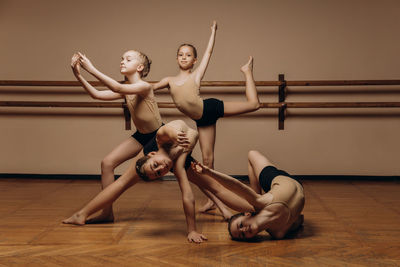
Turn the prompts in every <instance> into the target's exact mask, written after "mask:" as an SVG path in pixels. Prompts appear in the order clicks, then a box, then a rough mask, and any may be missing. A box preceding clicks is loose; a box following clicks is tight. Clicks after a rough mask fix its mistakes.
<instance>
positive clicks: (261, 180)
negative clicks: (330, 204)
mask: <svg viewBox="0 0 400 267" xmlns="http://www.w3.org/2000/svg"><path fill="white" fill-rule="evenodd" d="M248 167H249V179H250V187H249V186H247V185H245V184H243V183H242V182H240V181H238V180H236V179H235V178H233V177H230V176H228V175H226V174H223V173H220V172H218V171H215V170H213V169H210V168H208V167H207V166H204V165H202V164H201V163H195V162H193V163H192V172H191V173H188V176H189V178H191V180H197V181H198V182H200V183H202V186H206V185H205V184H208V188H209V190H210V191H211V192H213V193H214V194H215V195H216V196H217V197H218V198H220V199H221V200H222V201H223V202H224V203H225V204H227V205H228V206H230V207H232V208H233V209H236V210H238V211H248V212H246V213H239V214H236V215H234V216H233V217H232V218H231V219H230V221H229V224H228V231H229V233H230V235H231V237H232V239H235V240H246V239H250V238H252V237H254V236H256V235H257V233H259V232H261V231H263V230H265V231H267V232H268V233H269V234H270V235H271V236H272V237H274V238H276V239H281V238H284V237H285V235H286V234H287V233H288V232H290V231H294V230H297V229H298V228H299V227H300V226H301V225H302V223H303V220H304V217H303V215H301V212H302V210H303V207H304V200H305V199H304V192H303V187H302V185H301V183H300V182H299V181H298V180H297V179H296V178H294V177H292V176H290V175H289V174H288V173H287V172H285V171H282V170H278V169H277V168H276V167H274V166H273V164H272V163H271V162H270V161H269V160H268V159H267V158H266V157H265V156H263V155H262V154H261V153H260V152H258V151H250V152H249V155H248ZM196 174H197V175H198V176H197V177H196ZM192 176H194V177H192ZM207 176H208V177H207ZM209 177H211V178H213V179H215V180H216V181H218V183H220V184H218V185H217V184H215V183H213V182H212V181H209ZM221 185H222V186H224V187H225V189H222V188H221ZM261 188H262V189H263V190H264V192H266V193H265V194H261ZM226 189H227V190H228V191H229V192H231V193H235V194H236V195H237V196H240V197H241V198H239V199H238V198H236V197H235V198H234V197H232V196H229V195H227V194H228V192H226Z"/></svg>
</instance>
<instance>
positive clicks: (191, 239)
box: [187, 231, 207, 244]
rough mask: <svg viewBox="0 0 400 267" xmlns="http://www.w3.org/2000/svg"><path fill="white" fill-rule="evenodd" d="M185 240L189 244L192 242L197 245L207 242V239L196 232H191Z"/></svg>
mask: <svg viewBox="0 0 400 267" xmlns="http://www.w3.org/2000/svg"><path fill="white" fill-rule="evenodd" d="M187 239H188V241H189V242H190V243H192V242H194V243H197V244H200V243H202V242H203V241H206V240H207V237H205V235H203V234H199V233H197V232H196V231H191V232H190V233H189V234H188V235H187Z"/></svg>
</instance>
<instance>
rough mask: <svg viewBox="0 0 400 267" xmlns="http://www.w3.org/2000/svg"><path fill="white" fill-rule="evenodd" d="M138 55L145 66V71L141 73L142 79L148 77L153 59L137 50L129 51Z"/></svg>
mask: <svg viewBox="0 0 400 267" xmlns="http://www.w3.org/2000/svg"><path fill="white" fill-rule="evenodd" d="M129 51H133V52H136V53H138V55H139V58H140V59H141V63H142V64H143V70H142V71H141V72H140V77H141V78H144V77H146V76H147V75H148V74H149V72H150V65H151V59H150V58H149V57H148V56H147V55H146V54H145V53H142V52H140V51H137V50H129Z"/></svg>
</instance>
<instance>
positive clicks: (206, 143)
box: [197, 124, 216, 212]
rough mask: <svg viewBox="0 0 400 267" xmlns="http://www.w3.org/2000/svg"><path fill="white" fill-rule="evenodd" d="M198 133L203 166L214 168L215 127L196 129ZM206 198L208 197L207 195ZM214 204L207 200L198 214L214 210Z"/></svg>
mask: <svg viewBox="0 0 400 267" xmlns="http://www.w3.org/2000/svg"><path fill="white" fill-rule="evenodd" d="M197 130H198V131H199V142H200V149H201V154H202V158H203V164H204V165H205V166H208V167H210V168H214V147H215V134H216V125H215V124H214V125H210V126H205V127H198V128H197ZM206 195H207V194H206ZM207 196H208V195H207ZM215 208H216V206H215V204H214V202H213V201H212V200H211V199H210V198H208V199H207V203H206V204H204V205H203V206H202V207H200V208H199V212H207V211H209V210H213V209H215Z"/></svg>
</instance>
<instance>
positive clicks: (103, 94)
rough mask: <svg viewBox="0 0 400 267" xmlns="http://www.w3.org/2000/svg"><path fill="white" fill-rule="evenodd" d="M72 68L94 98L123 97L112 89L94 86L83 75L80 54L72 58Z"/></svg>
mask: <svg viewBox="0 0 400 267" xmlns="http://www.w3.org/2000/svg"><path fill="white" fill-rule="evenodd" d="M71 68H72V72H73V73H74V75H75V77H76V79H77V80H78V81H79V82H80V83H81V84H82V86H83V88H84V89H85V90H86V91H87V92H88V93H89V95H90V96H91V97H92V98H94V99H99V100H115V99H120V98H123V96H122V95H121V94H118V93H114V92H113V91H111V90H102V91H100V90H97V89H96V88H95V87H93V86H92V85H91V84H90V83H89V82H88V81H86V79H85V78H84V77H83V76H82V75H81V71H80V68H81V65H80V63H79V55H78V54H74V55H73V57H72V60H71Z"/></svg>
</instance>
